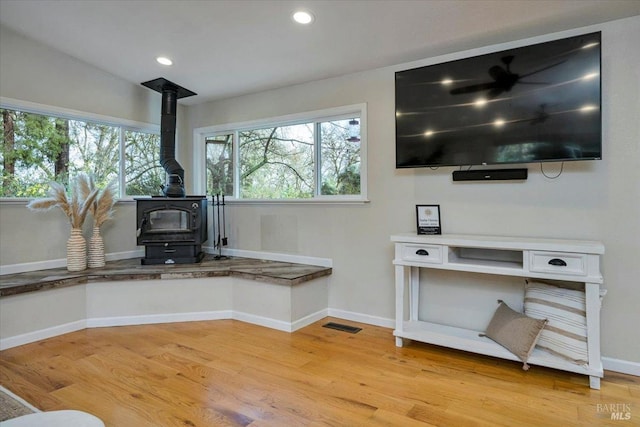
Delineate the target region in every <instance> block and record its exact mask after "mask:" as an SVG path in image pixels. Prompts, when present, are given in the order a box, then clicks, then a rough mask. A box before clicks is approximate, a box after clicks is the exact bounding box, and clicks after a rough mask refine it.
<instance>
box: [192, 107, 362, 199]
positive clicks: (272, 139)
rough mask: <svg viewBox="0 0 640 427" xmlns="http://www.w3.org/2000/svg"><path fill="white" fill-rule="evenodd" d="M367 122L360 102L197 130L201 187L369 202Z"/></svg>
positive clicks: (236, 193)
mask: <svg viewBox="0 0 640 427" xmlns="http://www.w3.org/2000/svg"><path fill="white" fill-rule="evenodd" d="M364 120H365V106H364V105H358V106H350V107H342V108H337V109H331V110H323V111H319V112H313V113H303V114H299V115H295V116H287V117H281V118H274V119H269V120H261V121H256V122H249V123H241V124H231V125H224V126H214V127H210V128H201V129H196V130H195V141H196V142H197V141H198V140H200V141H201V142H204V152H205V161H204V168H205V173H204V174H203V175H205V177H204V183H205V186H206V188H204V189H201V190H200V191H201V192H205V191H206V193H207V194H224V195H225V196H229V197H235V198H236V199H237V200H360V201H362V200H365V199H366V182H365V181H364V177H365V173H364V170H365V169H364V158H365V149H366V146H365V138H364V135H363V134H364V131H365V129H366V127H365V126H363V122H364ZM199 152H200V151H199V150H197V149H196V150H195V151H194V163H195V167H196V170H197V169H198V163H199V162H201V160H200V159H199V158H198V153H199ZM200 167H203V166H200Z"/></svg>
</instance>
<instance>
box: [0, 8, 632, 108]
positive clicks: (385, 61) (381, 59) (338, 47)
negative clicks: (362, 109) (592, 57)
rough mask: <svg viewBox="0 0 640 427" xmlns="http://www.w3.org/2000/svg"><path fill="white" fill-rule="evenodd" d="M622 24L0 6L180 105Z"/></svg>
mask: <svg viewBox="0 0 640 427" xmlns="http://www.w3.org/2000/svg"><path fill="white" fill-rule="evenodd" d="M299 7H302V8H305V9H307V10H309V11H312V12H313V14H314V15H315V22H314V23H313V24H312V25H310V26H300V25H299V24H295V23H293V22H292V20H291V19H290V15H291V13H292V12H293V11H294V10H295V9H296V8H299ZM633 15H640V1H639V0H409V1H404V0H379V1H378V0H342V1H340V0H326V1H319V0H317V1H311V0H293V1H288V0H276V1H274V0H229V1H221V0H220V1H214V0H210V1H206V0H200V1H187V0H184V1H179V0H156V1H146V0H129V1H127V0H89V1H88V0H77V1H76V0H57V1H53V0H0V22H1V23H2V25H5V26H7V27H9V28H11V29H13V30H15V31H17V32H19V33H22V34H24V35H26V36H27V37H30V38H33V39H35V40H38V41H40V42H42V43H45V44H47V45H49V46H51V47H53V48H55V49H58V50H60V51H63V52H65V53H67V54H69V55H71V56H73V57H75V58H78V59H80V60H82V61H85V62H87V63H89V64H92V65H94V66H95V67H98V68H100V69H102V70H105V71H108V72H110V73H112V74H115V75H117V76H120V77H121V78H123V79H125V80H128V81H131V82H133V83H136V84H138V83H140V82H143V81H147V80H152V79H154V78H156V77H165V78H167V79H169V80H171V81H173V82H175V83H176V84H178V85H181V86H184V87H186V88H187V89H190V90H192V91H194V92H197V93H198V96H195V97H191V98H185V99H183V100H181V101H180V102H181V103H184V104H186V105H194V104H199V103H202V102H206V101H210V100H214V99H221V98H227V97H231V96H237V95H241V94H246V93H252V92H258V91H263V90H268V89H273V88H277V87H282V86H288V85H292V84H297V83H303V82H308V81H313V80H319V79H324V78H328V77H334V76H338V75H342V74H348V73H352V72H356V71H362V70H367V69H372V68H377V67H381V66H387V65H393V64H399V63H403V62H409V61H414V60H418V59H422V58H428V57H432V56H437V55H442V54H445V53H450V52H455V51H461V50H466V49H471V48H475V47H480V46H486V45H491V44H496V43H502V42H506V41H511V40H518V39H522V38H527V37H533V36H537V35H542V34H545V33H550V32H556V31H562V30H566V29H571V28H577V27H581V26H586V25H591V24H595V23H600V22H605V21H609V20H613V19H618V18H623V17H627V16H633ZM159 55H166V56H168V57H170V58H172V59H173V61H174V65H173V66H171V67H164V66H161V65H159V64H157V63H156V62H155V57H156V56H159Z"/></svg>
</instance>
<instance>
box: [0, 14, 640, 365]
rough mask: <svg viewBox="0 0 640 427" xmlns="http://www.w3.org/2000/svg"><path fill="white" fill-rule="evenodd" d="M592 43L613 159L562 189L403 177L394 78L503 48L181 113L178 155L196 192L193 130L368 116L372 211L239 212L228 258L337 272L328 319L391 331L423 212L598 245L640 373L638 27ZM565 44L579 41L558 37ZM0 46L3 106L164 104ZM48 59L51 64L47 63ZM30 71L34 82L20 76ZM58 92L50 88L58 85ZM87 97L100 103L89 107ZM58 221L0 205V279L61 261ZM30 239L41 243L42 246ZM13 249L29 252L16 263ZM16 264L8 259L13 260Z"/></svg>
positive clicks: (125, 232)
mask: <svg viewBox="0 0 640 427" xmlns="http://www.w3.org/2000/svg"><path fill="white" fill-rule="evenodd" d="M594 30H602V31H603V52H604V54H603V90H604V98H603V112H604V116H603V117H604V123H603V124H604V156H603V157H604V158H603V160H601V161H592V162H580V163H567V164H565V167H564V172H563V174H562V175H561V176H560V177H559V178H558V179H556V180H549V179H547V178H544V177H543V176H542V174H541V173H540V170H539V167H538V166H537V165H528V169H529V179H528V180H527V181H526V182H522V183H520V182H502V183H453V182H452V181H451V171H452V170H453V168H440V169H439V170H436V171H433V170H430V169H415V170H396V169H395V168H394V163H393V158H394V139H395V138H394V120H393V117H394V113H393V106H394V98H393V97H394V86H393V79H394V72H395V71H397V70H400V69H405V68H410V67H413V66H419V65H426V64H428V63H435V62H441V61H444V60H448V59H456V58H460V57H462V56H468V55H472V54H479V53H484V52H485V51H489V50H495V49H496V47H493V48H485V49H477V50H474V51H470V52H464V53H459V54H453V55H448V56H443V57H439V58H432V59H428V60H424V61H420V62H416V63H412V64H403V65H399V66H397V67H389V68H383V69H377V70H371V71H367V72H363V73H358V74H352V75H348V76H344V77H340V78H335V79H329V80H323V81H317V82H312V83H308V84H303V85H298V86H292V87H287V88H283V89H279V90H274V91H269V92H264V93H259V94H254V95H250V96H244V97H238V98H234V99H228V100H223V101H218V102H213V103H208V104H204V105H200V106H194V107H188V108H181V109H180V110H179V115H180V114H182V113H184V114H183V116H185V118H186V120H185V121H184V122H182V123H181V124H179V132H180V133H181V134H182V135H185V138H184V139H181V140H180V142H179V147H178V155H179V160H180V162H181V163H182V165H183V166H184V167H185V169H186V170H187V179H189V178H190V172H189V170H190V164H191V157H192V156H191V149H192V147H191V132H192V130H193V129H194V128H198V127H204V126H210V125H215V124H222V123H230V122H241V121H246V120H254V119H259V118H265V117H273V116H279V115H286V114H291V113H297V112H302V111H312V110H318V109H323V108H329V107H336V106H342V105H349V104H357V103H363V102H364V103H367V111H368V136H369V139H368V144H369V145H368V151H369V155H368V164H369V176H368V186H369V199H370V203H368V204H363V205H344V206H341V205H327V206H321V207H318V206H311V205H304V206H292V205H268V204H266V205H237V204H236V205H231V206H229V209H228V217H227V218H228V223H229V225H230V233H229V237H230V245H231V247H232V248H238V249H245V250H264V251H272V252H273V251H278V250H281V251H284V252H289V253H294V254H301V255H306V256H315V257H322V258H331V259H332V260H333V275H332V276H331V277H330V278H329V279H328V285H329V307H330V308H331V309H334V310H339V311H344V312H352V313H359V314H362V315H368V316H372V317H374V318H381V319H392V318H393V316H394V301H393V298H394V292H393V280H394V277H393V268H392V265H391V259H392V256H393V248H392V245H391V243H390V242H389V236H390V235H391V234H394V233H397V232H404V231H411V230H413V229H414V227H415V224H414V223H415V219H414V215H415V214H414V210H415V205H416V204H417V203H437V204H440V205H441V209H442V222H443V231H444V232H445V233H473V234H498V235H520V236H533V237H557V238H577V239H597V240H601V241H603V242H604V244H605V246H606V250H607V252H606V254H605V256H604V261H603V270H604V274H605V287H606V288H607V289H608V290H609V294H608V295H607V297H606V299H605V302H604V306H603V312H602V314H603V320H602V327H603V333H602V347H603V354H604V356H608V357H612V358H618V359H624V360H629V361H634V362H640V332H638V329H637V328H633V327H632V326H631V325H636V324H638V323H640V314H639V312H638V310H637V307H638V306H640V287H638V286H637V282H638V281H637V278H638V277H640V263H638V262H637V261H636V258H637V254H638V253H640V177H639V172H638V165H639V164H640V152H639V151H640V147H639V141H640V128H639V124H638V122H639V121H638V117H639V112H640V104H639V102H640V101H639V97H638V93H640V87H639V84H640V83H639V82H640V76H639V71H638V70H640V53H639V51H638V49H637V46H636V44H637V40H638V39H640V18H639V17H635V18H630V19H625V20H620V21H614V22H611V23H606V24H602V25H598V26H594V27H589V28H588V29H581V30H580V31H579V32H586V31H594ZM7 34H8V37H6V35H7ZM565 34H566V35H567V36H568V35H572V34H573V33H571V32H570V33H562V34H559V35H553V36H549V37H551V38H556V37H559V36H563V35H565ZM1 36H2V37H0V43H1V44H0V47H1V49H0V52H1V56H0V95H1V96H3V97H11V98H18V99H23V100H27V101H32V102H39V103H43V104H50V105H59V106H62V107H65V108H73V109H76V110H85V111H89V112H92V113H96V114H106V115H111V116H117V117H124V118H127V119H130V120H138V121H148V122H154V123H158V122H159V117H156V116H158V115H159V106H158V105H156V101H157V100H159V95H158V96H157V97H155V95H149V94H148V92H145V91H144V90H143V91H140V88H139V87H138V86H136V85H132V84H129V83H126V82H123V81H122V80H119V79H118V78H116V77H114V76H111V75H108V74H104V73H102V72H100V71H98V70H95V69H93V68H91V67H89V66H87V65H86V64H83V63H80V62H78V61H76V60H74V59H73V58H70V57H68V56H66V55H64V54H61V53H54V52H50V51H48V50H47V49H46V48H44V47H43V46H42V45H39V44H36V43H34V42H31V41H28V40H26V39H23V38H21V37H19V36H16V35H15V34H13V33H10V32H7V31H5V30H2V34H1ZM543 39H544V38H541V39H534V41H538V40H540V41H543ZM505 47H511V46H505ZM22 56H25V57H26V58H21V57H22ZM50 56H51V57H52V61H53V62H50V63H47V64H45V63H42V62H40V61H41V60H43V59H45V58H48V57H50ZM7 59H11V60H12V61H9V62H8V61H7ZM23 67H29V70H28V71H24V72H23V70H22V68H23ZM38 70H40V71H38ZM44 74H52V76H47V77H46V79H45V82H42V81H40V80H39V79H38V77H41V76H40V75H42V76H44ZM153 77H156V76H150V78H153ZM52 79H53V80H54V83H55V84H53V85H52V84H49V82H50V81H51V80H52ZM50 86H53V87H50ZM192 89H194V90H196V91H197V88H192ZM87 93H90V94H92V96H90V97H89V98H87V97H86V96H85V95H86V94H87ZM157 103H158V104H159V102H157ZM179 120H180V118H179ZM545 170H547V171H548V172H549V173H553V172H555V171H557V170H558V166H557V165H555V164H549V165H545ZM119 212H120V213H119V215H121V217H120V218H118V219H117V220H116V221H114V222H113V224H112V226H111V227H112V228H111V229H110V230H109V231H108V233H105V239H107V251H108V252H117V251H124V250H128V249H135V246H134V245H132V243H131V242H132V234H133V230H134V227H135V225H134V224H133V223H134V221H135V220H134V218H133V209H132V208H130V207H129V206H123V208H122V209H120V207H119ZM54 215H57V214H53V213H51V215H47V214H42V213H38V214H37V215H35V214H33V215H32V214H28V215H27V211H26V210H25V209H24V208H23V207H20V206H14V205H9V206H7V205H0V227H1V228H0V232H1V235H0V265H6V264H10V263H21V262H29V261H33V260H42V259H55V258H61V257H63V256H64V246H61V244H60V242H59V240H62V239H65V238H66V230H63V231H61V230H60V229H58V228H57V227H58V224H59V225H60V226H62V224H63V219H60V220H59V221H58V219H57V218H56V217H54ZM45 216H46V218H45ZM273 216H277V217H286V218H287V223H289V224H291V225H292V227H294V228H295V229H294V230H293V231H291V230H288V233H287V235H288V236H289V239H288V240H287V241H286V242H285V241H281V239H280V237H279V236H281V235H282V234H281V233H279V232H278V230H277V227H279V226H280V225H279V224H281V222H279V221H272V220H270V219H271V218H273ZM65 226H66V225H65ZM32 230H39V231H41V234H40V235H38V236H37V237H36V242H35V243H36V244H35V245H34V244H33V243H34V242H33V233H32ZM291 236H293V238H292V237H291ZM16 242H21V243H20V245H19V246H18V247H17V249H15V248H16V246H15V243H16ZM38 245H40V246H41V247H40V248H39V247H38ZM7 250H9V251H13V253H12V254H11V255H5V254H6V253H7ZM472 302H473V301H470V304H472ZM469 311H470V312H471V311H473V308H472V307H470V308H469Z"/></svg>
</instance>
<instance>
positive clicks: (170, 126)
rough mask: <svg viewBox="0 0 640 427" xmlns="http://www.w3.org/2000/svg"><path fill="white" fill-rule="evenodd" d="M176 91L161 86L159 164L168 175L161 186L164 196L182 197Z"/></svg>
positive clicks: (182, 181)
mask: <svg viewBox="0 0 640 427" xmlns="http://www.w3.org/2000/svg"><path fill="white" fill-rule="evenodd" d="M177 105H178V91H177V89H176V88H174V87H170V86H165V87H163V88H162V116H161V118H160V165H162V167H163V168H164V170H165V172H167V175H169V182H168V183H167V185H165V186H164V187H162V192H163V193H164V195H165V196H166V197H184V196H185V190H184V169H183V168H182V166H180V163H178V161H177V160H176V110H177Z"/></svg>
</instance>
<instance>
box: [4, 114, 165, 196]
mask: <svg viewBox="0 0 640 427" xmlns="http://www.w3.org/2000/svg"><path fill="white" fill-rule="evenodd" d="M0 111H1V112H2V140H1V142H2V146H1V150H0V161H1V166H0V167H1V172H2V183H1V185H2V186H1V188H0V197H41V196H44V195H46V193H47V190H48V188H49V182H51V181H58V182H61V183H63V184H68V183H69V180H70V179H73V177H75V176H76V175H77V174H79V173H86V174H88V175H90V176H92V177H93V179H94V180H95V182H96V184H97V185H98V186H105V185H107V184H109V183H114V184H115V186H116V188H117V189H118V194H119V195H120V197H123V196H127V195H149V194H157V193H158V191H159V190H158V189H159V188H160V185H161V184H162V183H163V182H164V170H163V169H162V167H161V166H160V164H159V160H158V157H159V149H158V147H159V145H160V137H159V135H158V134H156V133H151V132H144V131H141V130H132V129H128V128H125V127H124V126H118V125H113V124H108V123H100V122H99V121H84V120H78V119H76V118H69V117H63V116H62V115H61V116H54V115H45V114H38V113H34V112H27V111H20V110H18V109H1V110H0Z"/></svg>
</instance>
